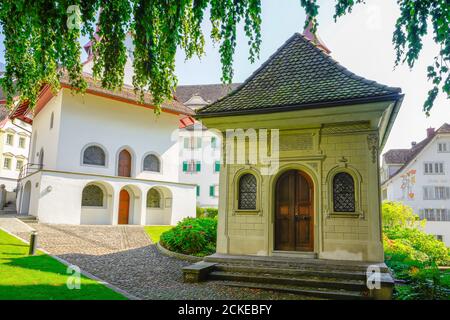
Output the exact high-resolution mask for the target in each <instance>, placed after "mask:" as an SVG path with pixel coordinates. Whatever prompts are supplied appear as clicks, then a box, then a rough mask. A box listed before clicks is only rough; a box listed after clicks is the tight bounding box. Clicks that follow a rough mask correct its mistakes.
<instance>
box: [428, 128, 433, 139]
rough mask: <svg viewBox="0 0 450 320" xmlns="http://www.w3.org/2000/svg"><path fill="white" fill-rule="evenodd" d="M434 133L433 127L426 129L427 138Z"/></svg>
mask: <svg viewBox="0 0 450 320" xmlns="http://www.w3.org/2000/svg"><path fill="white" fill-rule="evenodd" d="M433 135H434V128H428V129H427V138H429V137H432V136H433Z"/></svg>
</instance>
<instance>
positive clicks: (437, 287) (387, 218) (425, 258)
mask: <svg viewBox="0 0 450 320" xmlns="http://www.w3.org/2000/svg"><path fill="white" fill-rule="evenodd" d="M382 213H383V232H384V235H383V245H384V253H385V261H386V264H387V265H388V266H389V268H390V269H391V270H392V271H393V272H394V275H395V277H396V278H398V279H403V280H405V281H406V282H407V285H403V286H396V287H395V298H396V299H400V300H411V299H421V300H423V299H449V297H450V293H449V289H450V273H449V272H446V273H444V272H441V271H440V270H439V269H438V267H437V266H438V265H448V264H449V261H450V259H449V249H448V248H447V247H446V246H445V244H444V243H443V242H441V241H439V240H437V239H436V238H435V237H434V236H432V235H428V234H426V233H425V232H423V231H422V230H421V229H420V228H421V227H423V226H424V225H425V222H426V221H425V220H423V221H420V219H419V218H418V216H417V215H415V214H414V212H413V211H412V209H411V208H410V207H408V206H405V205H403V204H401V203H396V202H384V203H383V212H382Z"/></svg>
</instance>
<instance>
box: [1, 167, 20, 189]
mask: <svg viewBox="0 0 450 320" xmlns="http://www.w3.org/2000/svg"><path fill="white" fill-rule="evenodd" d="M14 171H15V170H14ZM0 184H4V185H5V189H6V190H7V191H9V192H12V191H13V190H14V189H16V187H17V178H16V179H11V178H0Z"/></svg>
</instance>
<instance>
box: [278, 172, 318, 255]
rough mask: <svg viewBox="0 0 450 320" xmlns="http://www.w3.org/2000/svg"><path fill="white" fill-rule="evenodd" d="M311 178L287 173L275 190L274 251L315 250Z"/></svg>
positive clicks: (297, 173) (303, 174)
mask: <svg viewBox="0 0 450 320" xmlns="http://www.w3.org/2000/svg"><path fill="white" fill-rule="evenodd" d="M313 190H314V189H313V183H312V180H311V178H310V177H309V176H308V175H307V174H306V173H304V172H303V171H300V170H289V171H287V172H285V173H283V174H282V175H281V176H280V177H279V178H278V180H277V183H276V188H275V250H283V251H313V250H314V205H313V203H314V191H313Z"/></svg>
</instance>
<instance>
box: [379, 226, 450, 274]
mask: <svg viewBox="0 0 450 320" xmlns="http://www.w3.org/2000/svg"><path fill="white" fill-rule="evenodd" d="M384 234H385V235H386V237H387V239H389V240H390V242H388V243H385V250H386V252H387V253H389V252H391V253H392V252H394V253H397V254H398V253H402V254H406V255H408V258H409V259H413V260H418V261H420V262H423V263H424V264H425V265H431V264H437V265H447V264H448V263H449V251H448V248H447V247H446V246H445V244H444V243H443V242H442V241H439V240H437V239H436V238H435V237H434V236H432V235H429V234H426V233H425V232H423V231H421V230H419V229H411V228H401V227H393V228H385V229H384Z"/></svg>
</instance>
